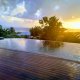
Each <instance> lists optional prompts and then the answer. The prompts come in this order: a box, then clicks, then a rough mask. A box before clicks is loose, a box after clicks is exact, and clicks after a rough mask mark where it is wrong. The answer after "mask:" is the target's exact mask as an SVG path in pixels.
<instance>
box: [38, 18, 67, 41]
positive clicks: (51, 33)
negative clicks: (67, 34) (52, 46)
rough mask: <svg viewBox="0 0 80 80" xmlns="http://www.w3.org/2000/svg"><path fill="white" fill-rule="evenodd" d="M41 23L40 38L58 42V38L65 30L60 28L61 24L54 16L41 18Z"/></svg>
mask: <svg viewBox="0 0 80 80" xmlns="http://www.w3.org/2000/svg"><path fill="white" fill-rule="evenodd" d="M41 22H43V34H42V36H41V38H42V39H45V40H58V38H59V36H60V35H62V33H63V32H64V31H65V30H66V29H64V28H63V27H62V23H61V22H60V21H59V19H58V18H57V17H55V16H53V17H50V18H48V17H43V19H42V20H41ZM39 23H40V22H39ZM40 24H41V23H40ZM41 25H42V24H41Z"/></svg>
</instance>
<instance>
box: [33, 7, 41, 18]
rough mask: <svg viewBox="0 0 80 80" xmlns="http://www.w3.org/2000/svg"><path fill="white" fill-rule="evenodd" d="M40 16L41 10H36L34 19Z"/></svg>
mask: <svg viewBox="0 0 80 80" xmlns="http://www.w3.org/2000/svg"><path fill="white" fill-rule="evenodd" d="M41 14H42V10H41V9H38V10H37V11H36V13H35V14H34V15H35V17H37V18H39V17H41Z"/></svg>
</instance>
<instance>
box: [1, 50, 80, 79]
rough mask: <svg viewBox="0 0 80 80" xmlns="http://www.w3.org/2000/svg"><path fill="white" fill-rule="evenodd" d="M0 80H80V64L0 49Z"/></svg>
mask: <svg viewBox="0 0 80 80" xmlns="http://www.w3.org/2000/svg"><path fill="white" fill-rule="evenodd" d="M0 80H80V64H79V63H76V62H72V61H67V60H62V59H58V58H54V57H50V56H46V55H41V54H35V53H27V52H19V51H11V50H5V49H0Z"/></svg>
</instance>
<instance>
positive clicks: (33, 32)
mask: <svg viewBox="0 0 80 80" xmlns="http://www.w3.org/2000/svg"><path fill="white" fill-rule="evenodd" d="M30 33H31V36H34V37H38V36H41V34H42V28H41V27H40V26H36V27H34V28H31V29H30Z"/></svg>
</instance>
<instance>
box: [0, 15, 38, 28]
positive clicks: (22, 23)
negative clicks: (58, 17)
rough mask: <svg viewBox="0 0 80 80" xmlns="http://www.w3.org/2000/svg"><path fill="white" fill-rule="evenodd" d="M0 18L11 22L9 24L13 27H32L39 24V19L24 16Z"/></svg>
mask: <svg viewBox="0 0 80 80" xmlns="http://www.w3.org/2000/svg"><path fill="white" fill-rule="evenodd" d="M0 19H1V20H3V21H5V22H7V23H8V24H10V25H9V26H10V27H11V26H13V27H22V28H27V27H28V28H31V27H35V26H36V25H39V23H38V20H31V19H24V18H16V17H11V16H4V15H2V16H0Z"/></svg>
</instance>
